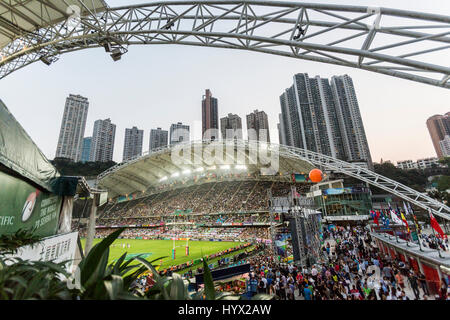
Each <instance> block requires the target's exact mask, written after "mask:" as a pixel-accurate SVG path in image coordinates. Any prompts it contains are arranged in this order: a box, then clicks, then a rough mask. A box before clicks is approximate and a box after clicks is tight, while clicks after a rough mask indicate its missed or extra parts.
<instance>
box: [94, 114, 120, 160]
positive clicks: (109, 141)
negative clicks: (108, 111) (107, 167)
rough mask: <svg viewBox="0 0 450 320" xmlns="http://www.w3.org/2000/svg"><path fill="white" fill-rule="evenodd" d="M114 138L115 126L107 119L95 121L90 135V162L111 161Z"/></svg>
mask: <svg viewBox="0 0 450 320" xmlns="http://www.w3.org/2000/svg"><path fill="white" fill-rule="evenodd" d="M115 137H116V125H115V124H113V123H111V120H110V119H109V118H108V119H105V120H97V121H95V122H94V133H93V135H92V145H91V156H90V158H91V161H100V162H108V161H112V158H113V153H114V140H115Z"/></svg>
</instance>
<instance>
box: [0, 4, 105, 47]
mask: <svg viewBox="0 0 450 320" xmlns="http://www.w3.org/2000/svg"><path fill="white" fill-rule="evenodd" d="M106 8H107V5H106V3H105V2H104V1H103V0H64V1H62V0H58V1H52V0H2V1H0V48H3V47H5V46H6V45H7V44H9V43H10V42H12V41H14V40H16V39H20V38H22V37H23V36H25V35H26V36H31V37H33V36H35V38H36V40H39V38H40V37H42V34H41V33H40V32H39V31H40V30H41V29H45V28H46V27H48V26H52V25H55V24H57V23H59V22H62V21H64V20H66V19H68V18H69V17H71V16H72V15H73V14H77V13H78V12H79V13H80V14H81V15H83V14H86V13H89V12H101V11H104V10H105V9H106ZM78 10H79V11H78ZM77 11H78V12H77Z"/></svg>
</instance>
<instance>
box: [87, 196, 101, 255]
mask: <svg viewBox="0 0 450 320" xmlns="http://www.w3.org/2000/svg"><path fill="white" fill-rule="evenodd" d="M97 198H98V194H94V195H93V198H92V207H91V213H90V215H89V225H88V230H87V235H86V247H85V249H84V255H85V256H87V254H88V253H89V251H90V250H91V248H92V243H93V242H94V236H95V220H96V215H97Z"/></svg>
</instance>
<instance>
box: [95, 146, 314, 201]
mask: <svg viewBox="0 0 450 320" xmlns="http://www.w3.org/2000/svg"><path fill="white" fill-rule="evenodd" d="M227 147H228V149H227ZM216 148H217V149H216ZM181 150H182V151H181ZM189 150H190V153H191V154H190V157H186V158H185V157H184V155H187V154H189ZM213 150H214V151H213ZM267 150H268V151H270V152H268V151H267ZM185 152H186V153H185ZM219 154H221V155H222V159H223V160H224V162H223V163H220V161H218V160H217V158H211V157H210V155H212V157H215V155H219ZM265 155H267V156H265ZM177 156H180V157H181V158H174V157H177ZM174 159H175V160H174ZM187 159H189V160H187ZM271 168H274V169H275V170H274V171H272V170H271ZM313 168H314V166H313V165H312V164H311V163H310V162H309V161H306V160H299V159H294V158H291V157H288V156H285V155H284V154H283V153H281V152H279V145H277V144H262V143H257V142H250V143H249V142H248V141H237V142H235V143H233V142H231V143H230V142H229V143H226V142H225V141H216V142H202V141H198V142H190V143H183V144H179V145H175V146H169V147H165V148H161V149H158V150H155V151H154V152H152V153H150V154H145V155H143V156H141V157H138V158H136V159H132V160H129V161H126V162H123V163H120V164H118V165H116V166H114V167H112V168H111V169H109V170H107V171H105V172H103V173H102V174H101V175H99V177H98V179H97V187H99V188H101V189H104V190H107V191H108V197H109V198H115V197H117V196H124V195H127V196H128V195H131V194H133V193H136V192H139V193H141V192H145V191H150V190H152V189H153V188H155V189H157V188H158V186H161V185H164V184H169V183H170V182H171V181H172V182H173V181H176V180H178V181H182V180H186V179H191V180H192V179H195V177H199V176H204V175H207V174H210V173H215V174H217V175H228V176H230V174H231V179H236V180H247V179H250V178H249V176H251V177H252V178H251V179H252V180H254V179H255V177H256V179H258V178H260V179H261V180H274V179H277V180H285V181H286V180H288V179H290V175H291V174H292V173H294V172H295V173H301V172H305V173H308V172H309V171H310V170H311V169H313ZM233 177H235V178H233ZM204 182H207V181H206V180H205V179H199V180H198V184H200V183H204Z"/></svg>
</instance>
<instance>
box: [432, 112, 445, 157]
mask: <svg viewBox="0 0 450 320" xmlns="http://www.w3.org/2000/svg"><path fill="white" fill-rule="evenodd" d="M427 128H428V132H429V133H430V136H431V141H432V142H433V147H434V150H435V151H436V155H437V156H438V158H442V157H443V156H444V152H443V150H442V147H441V143H440V141H443V140H445V136H448V135H450V112H447V113H446V114H444V115H440V114H436V115H434V116H432V117H430V118H428V120H427ZM444 143H445V142H444Z"/></svg>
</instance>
